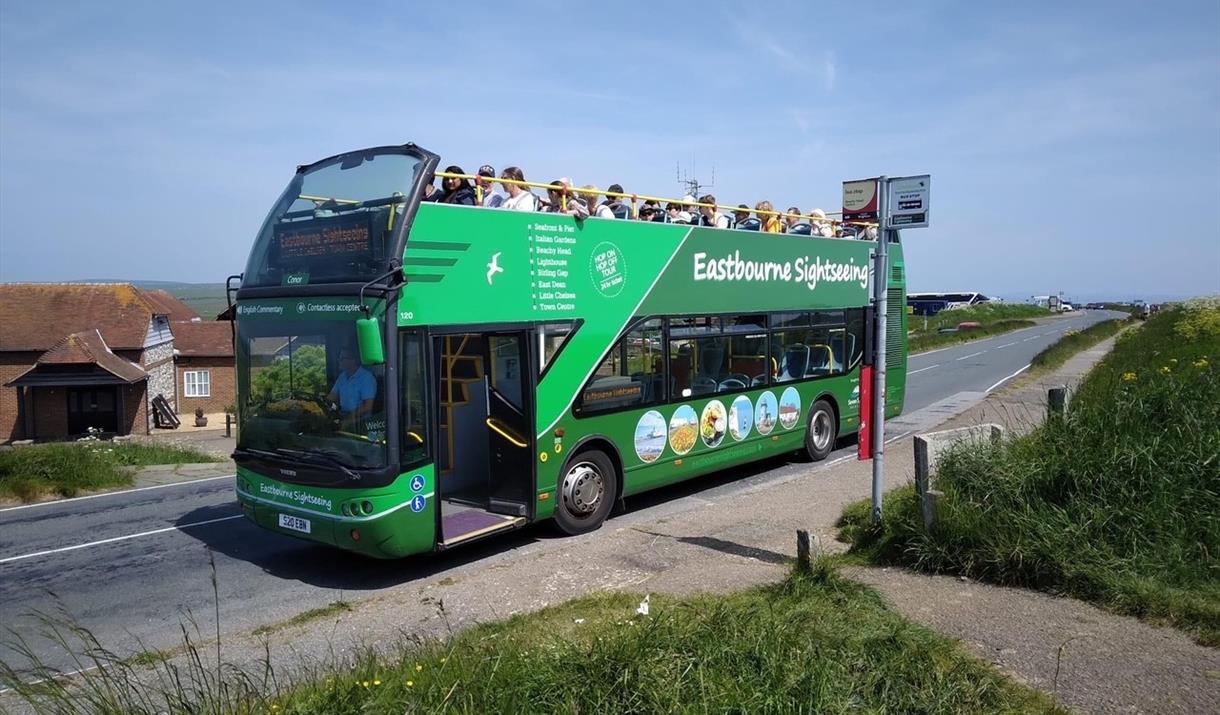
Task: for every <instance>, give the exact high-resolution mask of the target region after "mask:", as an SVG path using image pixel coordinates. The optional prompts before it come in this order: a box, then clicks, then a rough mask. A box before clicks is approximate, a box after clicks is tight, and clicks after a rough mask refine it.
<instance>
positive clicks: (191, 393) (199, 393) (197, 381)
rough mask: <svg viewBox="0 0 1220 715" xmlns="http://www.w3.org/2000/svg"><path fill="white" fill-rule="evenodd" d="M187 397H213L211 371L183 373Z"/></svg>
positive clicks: (188, 371)
mask: <svg viewBox="0 0 1220 715" xmlns="http://www.w3.org/2000/svg"><path fill="white" fill-rule="evenodd" d="M182 381H183V383H184V385H185V387H186V391H185V392H186V396H187V397H211V396H212V373H211V371H210V370H187V371H185V372H183V373H182Z"/></svg>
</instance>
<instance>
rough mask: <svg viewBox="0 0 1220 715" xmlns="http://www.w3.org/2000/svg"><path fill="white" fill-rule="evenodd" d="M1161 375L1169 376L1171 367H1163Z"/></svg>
mask: <svg viewBox="0 0 1220 715" xmlns="http://www.w3.org/2000/svg"><path fill="white" fill-rule="evenodd" d="M1161 374H1162V375H1168V374H1169V366H1168V365H1162V366H1161Z"/></svg>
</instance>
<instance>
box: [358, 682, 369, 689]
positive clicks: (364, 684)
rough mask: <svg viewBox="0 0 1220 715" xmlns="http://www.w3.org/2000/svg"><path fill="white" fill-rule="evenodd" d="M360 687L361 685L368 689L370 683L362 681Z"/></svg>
mask: <svg viewBox="0 0 1220 715" xmlns="http://www.w3.org/2000/svg"><path fill="white" fill-rule="evenodd" d="M360 685H361V687H364V688H367V687H368V686H369V681H367V680H364V681H361V683H360Z"/></svg>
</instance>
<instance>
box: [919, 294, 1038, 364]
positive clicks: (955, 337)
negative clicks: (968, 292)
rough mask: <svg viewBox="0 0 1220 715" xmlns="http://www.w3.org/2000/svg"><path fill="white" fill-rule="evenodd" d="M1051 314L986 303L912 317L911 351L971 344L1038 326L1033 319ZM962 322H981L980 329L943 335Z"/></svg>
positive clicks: (1036, 309)
mask: <svg viewBox="0 0 1220 715" xmlns="http://www.w3.org/2000/svg"><path fill="white" fill-rule="evenodd" d="M1048 315H1051V312H1050V311H1049V310H1047V309H1046V308H1040V307H1038V306H1036V305H1023V304H1017V303H985V304H982V305H975V306H971V307H969V308H958V309H955V310H942V311H941V312H939V313H937V314H936V315H933V316H929V317H926V318H925V317H923V316H920V315H912V316H910V317H909V318H908V319H907V327H908V329H909V331H910V332H909V333H908V334H907V344H908V350H909V351H910V352H911V354H914V353H917V352H922V351H924V350H931V349H933V348H936V347H940V346H942V345H953V344H956V343H964V342H969V341H971V340H978V339H979V338H986V337H989V336H992V335H999V334H1000V333H1008V332H1011V331H1013V330H1020V329H1021V328H1028V327H1031V326H1033V325H1035V323H1034V322H1033V320H1032V318H1041V317H1045V316H1048ZM960 323H978V324H979V325H980V327H978V328H974V329H971V330H962V331H958V332H952V333H942V332H940V330H941V329H942V328H956V327H957V326H958V325H959V324H960Z"/></svg>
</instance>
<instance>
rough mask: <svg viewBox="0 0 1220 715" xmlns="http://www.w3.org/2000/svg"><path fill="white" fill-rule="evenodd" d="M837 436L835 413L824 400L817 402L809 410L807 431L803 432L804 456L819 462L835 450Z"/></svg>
mask: <svg viewBox="0 0 1220 715" xmlns="http://www.w3.org/2000/svg"><path fill="white" fill-rule="evenodd" d="M838 435H839V428H838V421H837V420H836V419H835V411H834V409H833V408H831V406H830V403H829V402H827V401H826V400H818V401H816V402H814V403H813V407H811V408H809V429H807V430H806V431H805V454H807V455H809V459H811V460H813V461H815V462H820V461H822V460H823V459H826V457H827V455H829V454H830V453H831V452H832V451H834V448H835V439H836V438H837V437H838Z"/></svg>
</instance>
